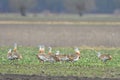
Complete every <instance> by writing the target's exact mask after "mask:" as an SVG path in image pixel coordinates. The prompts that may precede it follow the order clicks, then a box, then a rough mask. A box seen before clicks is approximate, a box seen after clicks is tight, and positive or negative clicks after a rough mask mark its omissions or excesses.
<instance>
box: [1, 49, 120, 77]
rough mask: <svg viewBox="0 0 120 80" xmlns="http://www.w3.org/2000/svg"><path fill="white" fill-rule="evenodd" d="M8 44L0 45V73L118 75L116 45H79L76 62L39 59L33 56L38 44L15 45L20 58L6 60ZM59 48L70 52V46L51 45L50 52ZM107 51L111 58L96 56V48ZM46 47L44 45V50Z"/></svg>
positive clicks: (85, 75) (119, 72) (65, 52)
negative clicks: (54, 46) (78, 55)
mask: <svg viewBox="0 0 120 80" xmlns="http://www.w3.org/2000/svg"><path fill="white" fill-rule="evenodd" d="M9 48H10V47H1V48H0V73H2V74H6V73H7V74H27V75H34V74H36V75H47V76H78V77H102V78H106V77H108V78H119V77H120V54H119V53H120V49H119V48H85V47H80V52H81V58H80V60H78V61H76V62H55V63H49V62H45V63H40V62H39V60H38V59H37V57H36V54H38V48H37V47H18V51H19V53H21V54H22V56H23V59H21V60H8V59H7V52H8V49H9ZM56 50H60V52H61V53H62V54H73V53H74V50H73V48H66V47H65V48H63V47H62V48H58V47H56V48H53V53H55V52H56ZM98 51H99V52H101V54H102V53H109V54H110V55H111V56H112V60H109V61H107V62H106V63H103V62H102V61H101V60H99V59H98V57H97V52H98ZM47 52H48V50H47V49H46V53H47Z"/></svg>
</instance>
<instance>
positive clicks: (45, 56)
mask: <svg viewBox="0 0 120 80" xmlns="http://www.w3.org/2000/svg"><path fill="white" fill-rule="evenodd" d="M80 57H81V54H80V50H79V48H74V53H73V54H61V53H60V51H59V50H57V51H56V53H53V52H52V47H49V50H48V53H45V46H44V45H40V46H39V52H38V54H37V55H36V58H38V60H39V61H40V62H41V63H44V62H63V61H64V62H75V61H78V60H79V59H80ZM97 57H98V59H100V60H101V61H103V62H106V61H108V60H111V59H112V56H111V55H110V54H101V53H100V52H98V53H97ZM7 59H8V60H18V59H19V60H20V59H22V55H21V54H20V53H19V52H18V50H17V44H16V43H15V44H14V49H13V50H12V49H9V50H8V53H7Z"/></svg>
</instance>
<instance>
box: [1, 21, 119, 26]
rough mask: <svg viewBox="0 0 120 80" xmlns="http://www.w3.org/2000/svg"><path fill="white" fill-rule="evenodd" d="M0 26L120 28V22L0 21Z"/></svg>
mask: <svg viewBox="0 0 120 80" xmlns="http://www.w3.org/2000/svg"><path fill="white" fill-rule="evenodd" d="M0 24H48V25H88V26H89V25H97V26H99V25H109V26H111V25H113V26H117V25H118V26H120V22H119V21H0Z"/></svg>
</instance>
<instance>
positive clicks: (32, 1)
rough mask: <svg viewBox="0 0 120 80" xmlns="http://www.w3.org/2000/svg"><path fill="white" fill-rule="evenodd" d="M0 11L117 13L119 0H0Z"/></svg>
mask: <svg viewBox="0 0 120 80" xmlns="http://www.w3.org/2000/svg"><path fill="white" fill-rule="evenodd" d="M0 13H20V14H21V15H22V16H26V15H27V13H33V14H34V15H37V13H45V14H52V13H57V14H58V13H59V14H61V13H62V14H63V13H69V14H73V13H74V14H79V15H80V16H83V15H84V14H85V13H105V14H119V13H120V0H0Z"/></svg>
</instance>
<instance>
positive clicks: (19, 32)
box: [0, 24, 120, 47]
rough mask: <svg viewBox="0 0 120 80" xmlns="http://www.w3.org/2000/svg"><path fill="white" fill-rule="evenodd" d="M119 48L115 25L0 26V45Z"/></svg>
mask: <svg viewBox="0 0 120 80" xmlns="http://www.w3.org/2000/svg"><path fill="white" fill-rule="evenodd" d="M15 42H16V43H18V44H19V45H21V46H38V45H39V44H44V45H45V46H53V47H62V46H64V47H71V46H72V47H73V46H91V47H93V46H95V47H96V46H105V47H120V44H119V43H120V27H119V26H105V25H100V26H95V25H94V26H92V25H91V26H85V25H84V26H82V25H62V24H61V25H57V24H56V25H45V24H44V25H42V24H10V25H9V24H0V46H11V45H13V43H15Z"/></svg>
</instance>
